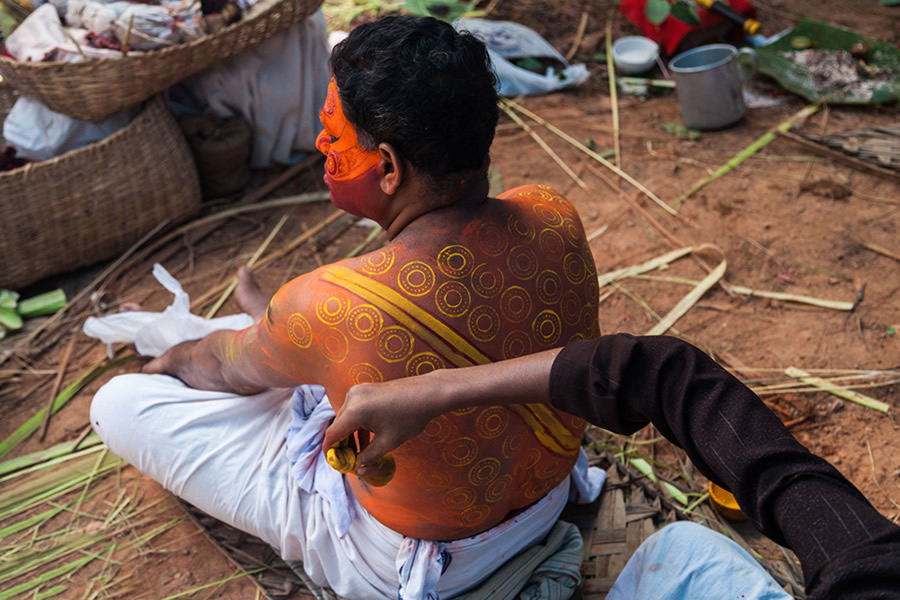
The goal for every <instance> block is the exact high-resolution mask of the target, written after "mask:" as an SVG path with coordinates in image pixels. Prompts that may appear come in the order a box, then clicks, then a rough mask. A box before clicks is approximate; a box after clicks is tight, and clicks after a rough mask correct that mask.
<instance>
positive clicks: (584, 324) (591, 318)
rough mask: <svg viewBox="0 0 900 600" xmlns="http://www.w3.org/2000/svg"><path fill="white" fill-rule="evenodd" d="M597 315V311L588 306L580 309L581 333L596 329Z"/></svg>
mask: <svg viewBox="0 0 900 600" xmlns="http://www.w3.org/2000/svg"><path fill="white" fill-rule="evenodd" d="M598 318H599V315H598V314H597V309H596V308H594V307H593V306H591V305H590V304H588V305H586V306H585V307H584V308H582V309H581V329H582V331H594V330H595V329H596V328H597V320H598Z"/></svg>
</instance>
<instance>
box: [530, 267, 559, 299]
mask: <svg viewBox="0 0 900 600" xmlns="http://www.w3.org/2000/svg"><path fill="white" fill-rule="evenodd" d="M534 284H535V288H536V290H537V295H538V298H540V299H541V302H543V303H544V304H556V303H557V302H559V298H560V296H562V293H563V284H562V279H561V278H560V276H559V275H557V274H556V272H555V271H551V270H549V269H547V270H545V271H541V272H540V273H538V276H537V279H536V280H535V282H534Z"/></svg>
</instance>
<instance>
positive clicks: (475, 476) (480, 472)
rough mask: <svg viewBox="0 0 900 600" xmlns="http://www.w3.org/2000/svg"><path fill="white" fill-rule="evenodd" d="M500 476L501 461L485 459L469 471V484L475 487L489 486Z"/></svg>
mask: <svg viewBox="0 0 900 600" xmlns="http://www.w3.org/2000/svg"><path fill="white" fill-rule="evenodd" d="M499 474H500V461H499V460H497V459H496V458H483V459H481V460H479V461H478V462H477V463H475V465H474V466H473V467H472V468H471V469H469V483H470V484H471V485H473V486H475V487H478V486H480V485H487V484H489V483H490V482H492V481H493V480H495V479H497V475H499Z"/></svg>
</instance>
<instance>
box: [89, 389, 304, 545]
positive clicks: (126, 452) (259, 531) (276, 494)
mask: <svg viewBox="0 0 900 600" xmlns="http://www.w3.org/2000/svg"><path fill="white" fill-rule="evenodd" d="M291 393H292V391H291V390H269V391H266V392H263V393H261V394H257V395H255V396H235V395H231V394H225V393H222V392H208V391H202V390H195V389H192V388H189V387H187V386H185V385H184V384H183V383H181V382H180V381H178V380H177V379H174V378H172V377H168V376H166V375H142V374H130V375H121V376H119V377H116V378H114V379H112V380H111V381H110V382H109V383H107V384H106V385H105V386H103V388H101V389H100V391H98V392H97V394H96V396H95V397H94V400H93V402H92V404H91V424H92V425H93V427H94V430H95V431H96V432H97V434H98V435H99V436H100V438H101V439H102V440H103V441H104V443H105V444H106V445H107V446H108V447H109V449H110V450H111V451H112V452H114V453H115V454H117V455H119V456H121V457H122V458H123V459H125V460H126V461H127V462H129V463H130V464H132V465H133V466H134V467H136V468H137V469H138V470H139V471H141V472H142V473H144V474H145V475H147V476H149V477H151V478H152V479H154V480H156V481H158V482H159V483H161V484H162V485H163V487H165V488H166V489H167V490H169V491H171V492H172V493H174V494H176V495H177V496H179V497H181V498H184V499H185V500H187V501H188V502H190V503H191V504H193V505H195V506H197V507H198V508H200V509H202V510H203V511H205V512H207V513H209V514H210V515H212V516H213V517H215V518H217V519H219V520H221V521H224V522H226V523H228V524H230V525H232V526H234V527H236V528H238V529H240V530H242V531H247V532H250V533H252V534H254V535H256V536H258V537H260V538H262V539H263V540H265V541H266V542H267V543H269V544H270V545H272V546H273V547H274V548H276V549H277V550H280V551H281V552H282V554H293V555H294V556H288V557H286V558H294V559H299V558H301V554H300V552H302V549H301V548H300V546H302V545H303V543H304V542H303V540H304V538H305V534H304V520H305V516H304V515H305V511H304V510H303V508H304V507H303V506H301V504H305V502H306V500H307V499H306V498H304V497H303V496H302V495H301V494H300V493H298V490H297V487H296V484H295V483H294V481H293V478H292V477H291V473H290V464H289V463H288V461H287V460H286V459H285V457H284V455H283V451H284V432H285V429H286V428H287V425H288V423H289V422H290V397H291Z"/></svg>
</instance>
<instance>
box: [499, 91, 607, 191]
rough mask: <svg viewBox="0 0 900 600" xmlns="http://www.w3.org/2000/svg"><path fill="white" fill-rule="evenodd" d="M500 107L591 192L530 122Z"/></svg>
mask: <svg viewBox="0 0 900 600" xmlns="http://www.w3.org/2000/svg"><path fill="white" fill-rule="evenodd" d="M500 109H501V110H502V111H503V112H505V113H506V114H507V115H508V116H509V118H510V119H512V120H513V121H514V122H515V123H516V124H517V125H518V126H519V127H521V128H522V130H523V131H525V133H527V134H528V135H529V136H531V139H533V140H534V141H535V142H537V145H538V146H540V147H541V149H542V150H543V151H544V152H546V153H547V155H548V156H549V157H550V158H552V159H553V162H555V163H556V164H557V165H559V167H560V168H561V169H562V170H563V171H565V173H566V175H568V176H569V177H570V178H571V179H572V181H574V182H575V183H577V184H578V187H580V188H581V189H583V190H584V191H586V192H587V193H589V194H590V193H591V190H590V188H588V186H587V184H586V183H585V182H584V181H583V180H582V179H581V177H579V176H578V175H577V174H576V173H575V171H573V170H572V168H571V167H570V166H569V165H567V164H566V162H565V161H564V160H563V159H561V158H560V157H559V155H558V154H557V153H556V152H554V151H553V148H551V147H550V146H548V145H547V142H545V141H544V139H543V138H542V137H541V136H539V135H538V134H537V133H536V132H535V131H534V130H533V129H532V128H531V127H530V126H529V125H528V123H526V122H525V121H523V120H522V119H521V118H520V117H519V115H517V114H516V113H514V112H513V111H511V110H510V109H509V108H508V107H507V106H504V105H503V104H500Z"/></svg>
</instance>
